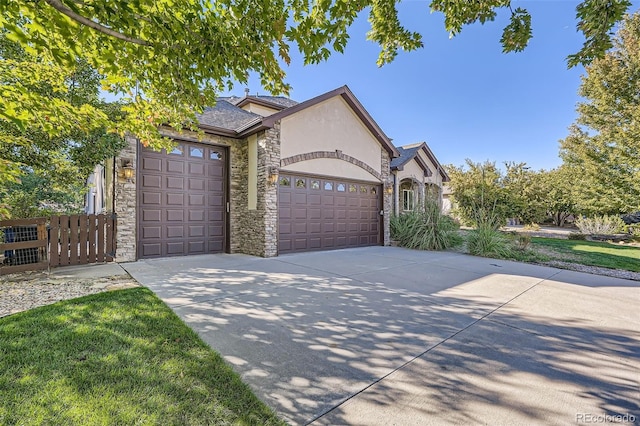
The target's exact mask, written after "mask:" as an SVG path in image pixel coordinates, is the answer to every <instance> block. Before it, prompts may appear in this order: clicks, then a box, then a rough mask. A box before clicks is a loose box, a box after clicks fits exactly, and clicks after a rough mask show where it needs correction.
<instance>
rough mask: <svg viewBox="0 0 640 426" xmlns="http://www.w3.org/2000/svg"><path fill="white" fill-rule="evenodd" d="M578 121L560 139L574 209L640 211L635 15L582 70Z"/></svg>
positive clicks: (639, 25)
mask: <svg viewBox="0 0 640 426" xmlns="http://www.w3.org/2000/svg"><path fill="white" fill-rule="evenodd" d="M579 93H580V95H581V96H582V97H584V98H585V99H586V101H584V102H581V103H580V104H578V108H577V112H578V118H577V120H576V123H575V124H573V125H572V126H571V127H570V129H569V136H567V138H566V139H564V140H562V141H560V144H561V145H560V147H561V150H560V155H561V157H562V158H563V160H564V162H565V163H566V164H568V165H569V166H571V167H573V168H575V169H576V170H577V173H576V174H575V175H574V176H575V177H574V179H572V182H573V184H574V194H575V196H576V199H575V201H576V207H577V209H578V210H579V211H580V212H582V213H585V214H596V213H597V214H618V213H628V212H633V211H638V210H640V13H636V14H634V15H632V16H628V17H626V18H625V20H624V23H623V25H622V27H621V28H620V30H619V31H618V33H617V34H616V37H615V39H614V48H613V49H611V50H610V51H608V52H607V53H606V55H605V56H604V57H603V58H599V59H596V60H594V61H593V63H592V64H591V65H589V66H588V67H587V68H586V75H585V76H584V77H583V79H582V83H581V86H580V91H579Z"/></svg>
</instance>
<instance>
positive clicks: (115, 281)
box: [0, 272, 140, 318]
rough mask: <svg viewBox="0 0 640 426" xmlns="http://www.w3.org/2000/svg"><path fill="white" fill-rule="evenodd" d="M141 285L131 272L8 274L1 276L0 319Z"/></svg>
mask: <svg viewBox="0 0 640 426" xmlns="http://www.w3.org/2000/svg"><path fill="white" fill-rule="evenodd" d="M139 286H140V284H138V282H137V281H136V280H134V279H133V278H131V277H130V276H129V275H118V276H111V277H104V278H69V277H64V278H60V277H55V276H51V275H49V274H48V273H46V272H25V273H21V274H11V275H6V276H3V277H0V318H1V317H4V316H7V315H11V314H15V313H18V312H22V311H26V310H28V309H33V308H37V307H39V306H44V305H50V304H52V303H56V302H59V301H61V300H66V299H74V298H76V297H81V296H87V295H89V294H95V293H100V292H102V291H109V290H119V289H124V288H131V287H139Z"/></svg>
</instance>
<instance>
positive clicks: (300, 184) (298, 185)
mask: <svg viewBox="0 0 640 426" xmlns="http://www.w3.org/2000/svg"><path fill="white" fill-rule="evenodd" d="M306 187H307V182H306V181H305V180H304V179H296V188H306Z"/></svg>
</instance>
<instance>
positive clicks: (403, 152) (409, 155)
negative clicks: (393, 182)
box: [391, 142, 451, 182]
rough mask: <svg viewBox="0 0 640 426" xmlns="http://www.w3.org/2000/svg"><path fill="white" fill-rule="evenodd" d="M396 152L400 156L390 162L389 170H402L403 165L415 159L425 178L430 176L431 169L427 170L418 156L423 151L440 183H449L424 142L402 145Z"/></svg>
mask: <svg viewBox="0 0 640 426" xmlns="http://www.w3.org/2000/svg"><path fill="white" fill-rule="evenodd" d="M398 151H399V152H400V156H399V157H398V158H394V159H392V160H391V170H402V169H404V166H405V164H407V163H408V162H409V161H411V160H413V159H415V160H416V162H417V163H418V165H419V166H420V168H422V170H424V172H425V176H427V177H430V176H431V175H432V172H431V169H429V166H427V164H426V163H425V162H424V160H423V159H422V157H420V156H419V155H418V152H420V151H423V152H424V153H425V155H426V156H427V158H428V159H429V161H431V163H432V164H433V165H434V166H436V168H437V170H438V172H439V173H440V176H441V177H442V182H449V181H450V180H451V178H450V177H449V175H448V174H447V171H446V170H445V169H444V167H442V165H441V164H440V162H439V161H438V159H437V158H436V156H435V155H434V154H433V152H432V151H431V149H430V148H429V146H428V145H427V143H426V142H418V143H414V144H410V145H404V146H401V147H399V148H398Z"/></svg>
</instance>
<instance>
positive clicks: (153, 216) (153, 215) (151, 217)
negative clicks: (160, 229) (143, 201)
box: [142, 209, 162, 222]
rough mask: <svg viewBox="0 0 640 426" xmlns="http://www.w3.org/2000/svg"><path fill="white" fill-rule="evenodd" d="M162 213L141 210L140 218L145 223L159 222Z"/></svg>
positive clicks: (156, 210)
mask: <svg viewBox="0 0 640 426" xmlns="http://www.w3.org/2000/svg"><path fill="white" fill-rule="evenodd" d="M161 216H162V212H161V211H160V210H159V209H143V210H142V217H143V219H144V221H145V222H160V218H161Z"/></svg>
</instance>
